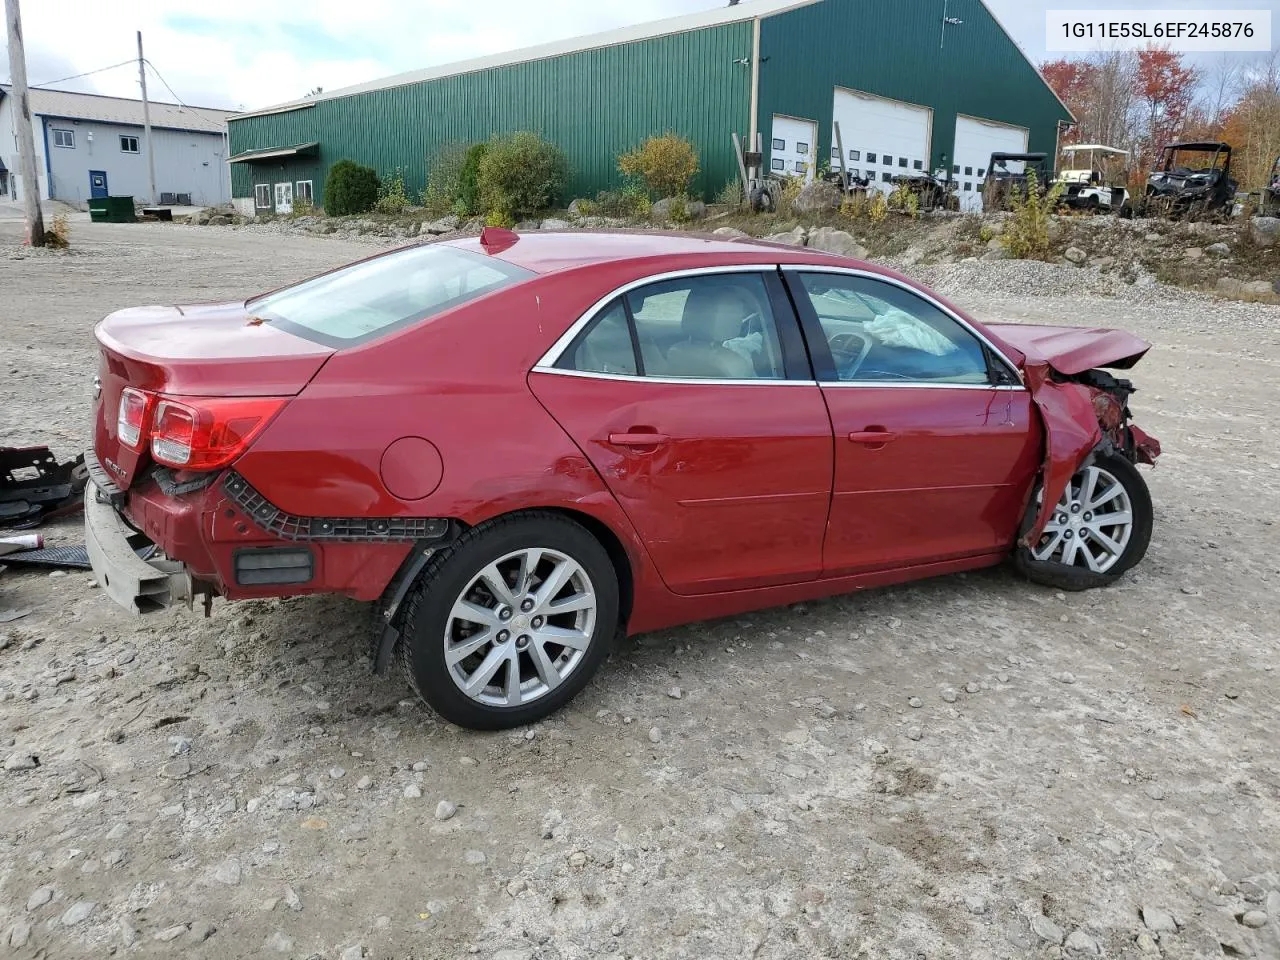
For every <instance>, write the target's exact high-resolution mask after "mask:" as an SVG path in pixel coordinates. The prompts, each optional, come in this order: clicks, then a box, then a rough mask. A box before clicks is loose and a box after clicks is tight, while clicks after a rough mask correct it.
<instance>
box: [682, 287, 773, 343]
mask: <svg viewBox="0 0 1280 960" xmlns="http://www.w3.org/2000/svg"><path fill="white" fill-rule="evenodd" d="M754 300H755V298H754V297H752V296H751V295H750V294H749V293H747V291H745V290H743V289H742V288H741V287H739V286H736V285H729V284H724V285H719V284H699V285H698V286H696V287H694V288H693V289H692V290H690V291H689V297H688V299H686V300H685V302H684V316H683V317H682V318H681V320H680V327H681V329H682V330H683V331H684V335H685V336H686V337H688V338H689V339H690V340H692V341H694V342H700V343H724V342H725V341H726V340H732V339H733V338H734V337H739V336H741V335H742V322H743V321H744V320H746V319H747V317H749V316H751V315H752V314H753V313H757V312H759V306H758V305H757V304H756V303H755V302H754Z"/></svg>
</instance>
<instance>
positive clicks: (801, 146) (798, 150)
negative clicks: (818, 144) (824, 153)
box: [796, 140, 809, 157]
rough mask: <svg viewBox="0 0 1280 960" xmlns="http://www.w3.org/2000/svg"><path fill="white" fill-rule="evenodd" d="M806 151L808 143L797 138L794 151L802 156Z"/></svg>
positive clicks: (807, 150)
mask: <svg viewBox="0 0 1280 960" xmlns="http://www.w3.org/2000/svg"><path fill="white" fill-rule="evenodd" d="M808 152H809V145H808V144H807V143H801V142H800V141H798V140H797V141H796V153H798V154H800V156H802V157H803V156H804V155H805V154H806V153H808Z"/></svg>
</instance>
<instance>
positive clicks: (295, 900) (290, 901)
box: [284, 886, 302, 913]
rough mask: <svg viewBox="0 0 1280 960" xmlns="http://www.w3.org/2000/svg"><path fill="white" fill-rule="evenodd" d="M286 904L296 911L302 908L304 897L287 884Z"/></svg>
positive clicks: (285, 889) (285, 890)
mask: <svg viewBox="0 0 1280 960" xmlns="http://www.w3.org/2000/svg"><path fill="white" fill-rule="evenodd" d="M284 905H285V906H286V907H288V908H289V909H290V910H292V911H293V912H294V913H297V912H298V911H300V910H301V909H302V898H301V897H299V896H298V891H297V890H295V889H293V887H288V886H286V887H285V888H284Z"/></svg>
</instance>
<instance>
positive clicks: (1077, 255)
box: [1063, 247, 1089, 266]
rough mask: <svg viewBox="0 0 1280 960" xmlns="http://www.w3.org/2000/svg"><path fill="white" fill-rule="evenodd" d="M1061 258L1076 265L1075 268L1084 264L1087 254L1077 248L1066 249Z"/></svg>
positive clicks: (1087, 257)
mask: <svg viewBox="0 0 1280 960" xmlns="http://www.w3.org/2000/svg"><path fill="white" fill-rule="evenodd" d="M1063 256H1064V257H1066V258H1067V259H1068V260H1070V261H1071V262H1072V263H1074V264H1076V265H1077V266H1079V265H1080V264H1082V263H1084V262H1085V261H1086V260H1088V259H1089V254H1087V253H1085V252H1084V251H1083V250H1081V249H1080V248H1079V247H1067V250H1066V252H1065V253H1064V254H1063Z"/></svg>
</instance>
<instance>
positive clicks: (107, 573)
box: [84, 480, 192, 614]
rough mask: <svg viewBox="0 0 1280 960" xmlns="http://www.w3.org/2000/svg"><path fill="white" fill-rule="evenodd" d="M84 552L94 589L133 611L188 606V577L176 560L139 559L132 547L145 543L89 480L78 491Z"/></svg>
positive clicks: (141, 535)
mask: <svg viewBox="0 0 1280 960" xmlns="http://www.w3.org/2000/svg"><path fill="white" fill-rule="evenodd" d="M84 533H85V548H86V550H87V551H88V553H89V563H90V565H91V566H92V567H93V575H94V577H95V578H96V579H97V581H98V585H99V586H100V587H102V589H103V591H104V592H105V593H106V594H107V596H109V597H110V598H111V599H112V600H114V601H115V602H116V603H118V604H120V606H122V607H124V608H125V609H126V610H129V611H132V612H133V613H139V614H140V613H151V612H154V611H157V610H163V609H165V608H166V607H171V606H174V605H176V604H179V603H182V604H187V605H190V603H191V598H192V583H191V575H190V573H188V571H187V568H186V566H185V565H184V564H182V563H179V562H178V561H176V560H143V559H142V558H140V557H139V556H138V554H137V552H136V550H137V548H138V547H140V546H143V545H145V544H146V543H148V542H149V541H148V540H147V538H146V536H145V535H143V534H140V533H138V532H137V531H136V530H134V529H133V528H132V527H130V526H129V525H128V524H127V523H125V521H124V518H123V517H121V516H120V514H119V513H118V512H117V511H116V508H115V507H114V506H113V505H112V504H111V503H110V501H109V500H108V499H107V498H106V496H105V495H103V496H101V497H100V496H99V491H98V486H97V484H95V483H94V482H93V481H92V480H90V481H89V483H87V484H86V485H85V491H84Z"/></svg>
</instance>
